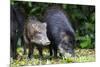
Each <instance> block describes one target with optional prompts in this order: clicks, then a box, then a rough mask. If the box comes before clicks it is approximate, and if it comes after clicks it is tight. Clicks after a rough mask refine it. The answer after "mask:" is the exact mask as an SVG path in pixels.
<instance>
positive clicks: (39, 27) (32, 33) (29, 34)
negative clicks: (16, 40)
mask: <svg viewBox="0 0 100 67" xmlns="http://www.w3.org/2000/svg"><path fill="white" fill-rule="evenodd" d="M46 26H47V25H46V23H41V22H40V21H38V20H37V19H36V18H35V17H34V16H30V17H28V19H27V21H26V24H25V29H24V40H25V44H26V45H27V46H28V48H29V53H28V57H29V58H32V55H33V49H34V46H36V47H37V48H38V50H39V54H40V58H41V57H42V47H43V46H46V45H49V44H50V41H49V39H48V38H47V34H46V31H47V30H46Z"/></svg>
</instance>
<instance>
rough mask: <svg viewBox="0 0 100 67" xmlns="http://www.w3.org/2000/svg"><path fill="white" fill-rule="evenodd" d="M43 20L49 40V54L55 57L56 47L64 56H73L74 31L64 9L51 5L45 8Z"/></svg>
mask: <svg viewBox="0 0 100 67" xmlns="http://www.w3.org/2000/svg"><path fill="white" fill-rule="evenodd" d="M44 22H47V36H48V38H49V40H50V41H51V44H50V55H51V56H52V54H53V55H54V57H57V49H59V51H60V53H61V54H62V55H64V56H68V54H69V55H71V56H74V44H75V32H74V30H73V28H72V26H71V24H70V21H69V20H68V17H67V15H66V14H65V13H64V11H63V10H62V9H61V8H60V7H58V6H53V7H50V8H49V9H47V10H46V12H45V14H44Z"/></svg>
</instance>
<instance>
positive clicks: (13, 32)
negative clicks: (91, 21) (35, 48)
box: [10, 5, 25, 59]
mask: <svg viewBox="0 0 100 67" xmlns="http://www.w3.org/2000/svg"><path fill="white" fill-rule="evenodd" d="M10 14H11V16H10V42H11V45H10V46H11V48H10V49H11V50H10V51H11V57H13V59H16V57H17V42H18V39H19V38H20V39H21V45H24V42H23V30H24V20H25V15H24V13H23V10H22V9H21V8H20V7H18V6H15V5H11V8H10Z"/></svg>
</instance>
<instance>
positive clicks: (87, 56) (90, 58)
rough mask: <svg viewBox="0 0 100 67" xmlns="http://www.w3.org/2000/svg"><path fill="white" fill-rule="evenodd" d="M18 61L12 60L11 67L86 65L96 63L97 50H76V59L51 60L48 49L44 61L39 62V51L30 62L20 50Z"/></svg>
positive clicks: (45, 50) (20, 49) (44, 54)
mask: <svg viewBox="0 0 100 67" xmlns="http://www.w3.org/2000/svg"><path fill="white" fill-rule="evenodd" d="M17 52H18V54H19V55H18V58H17V60H13V59H12V58H11V60H10V66H11V67H18V66H26V65H45V64H67V63H84V62H95V50H94V49H75V55H76V56H75V57H59V58H56V59H55V58H52V59H50V56H49V52H48V50H47V49H44V50H43V59H42V60H41V61H40V60H39V54H38V50H37V49H35V50H34V55H33V57H34V59H33V58H32V59H31V60H29V59H28V58H27V54H26V55H23V49H22V48H18V49H17Z"/></svg>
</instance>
